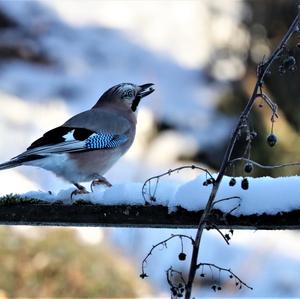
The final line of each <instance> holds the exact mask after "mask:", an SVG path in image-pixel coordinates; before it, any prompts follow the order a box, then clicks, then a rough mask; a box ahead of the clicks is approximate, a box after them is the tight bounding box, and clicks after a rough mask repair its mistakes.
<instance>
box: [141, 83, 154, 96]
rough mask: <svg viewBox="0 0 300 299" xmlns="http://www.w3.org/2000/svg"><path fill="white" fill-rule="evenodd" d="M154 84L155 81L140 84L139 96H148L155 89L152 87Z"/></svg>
mask: <svg viewBox="0 0 300 299" xmlns="http://www.w3.org/2000/svg"><path fill="white" fill-rule="evenodd" d="M153 85H154V84H153V83H147V84H143V85H139V88H140V90H139V91H138V93H137V96H139V97H140V98H143V97H146V96H148V95H149V94H150V93H152V92H153V91H154V90H155V89H154V88H153V87H151V86H153Z"/></svg>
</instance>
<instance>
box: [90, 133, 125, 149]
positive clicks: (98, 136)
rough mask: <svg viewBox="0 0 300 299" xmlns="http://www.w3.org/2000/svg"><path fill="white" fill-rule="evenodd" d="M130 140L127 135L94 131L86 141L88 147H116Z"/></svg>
mask: <svg viewBox="0 0 300 299" xmlns="http://www.w3.org/2000/svg"><path fill="white" fill-rule="evenodd" d="M127 140H128V137H127V136H126V135H114V134H111V133H94V134H92V135H91V136H90V137H88V138H87V139H86V141H85V147H86V148H87V149H109V148H116V147H118V146H120V145H121V144H123V143H125V142H126V141H127Z"/></svg>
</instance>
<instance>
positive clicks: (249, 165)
mask: <svg viewBox="0 0 300 299" xmlns="http://www.w3.org/2000/svg"><path fill="white" fill-rule="evenodd" d="M252 170H253V164H252V163H246V164H245V166H244V171H245V172H247V173H250V172H252Z"/></svg>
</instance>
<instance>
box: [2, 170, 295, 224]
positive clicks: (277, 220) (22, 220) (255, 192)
mask: <svg viewBox="0 0 300 299" xmlns="http://www.w3.org/2000/svg"><path fill="white" fill-rule="evenodd" d="M206 180H207V177H206V176H203V175H202V176H198V177H197V178H196V179H194V180H192V181H189V182H187V183H183V184H178V183H174V182H164V181H161V182H159V183H158V185H157V186H155V188H154V189H153V186H151V185H149V186H147V185H146V186H145V188H144V193H142V187H143V184H141V183H127V184H122V185H115V186H113V187H111V188H108V189H101V188H100V189H98V190H96V191H95V192H92V193H89V194H85V195H78V196H75V197H73V198H72V200H71V197H70V194H71V192H72V190H73V189H69V190H62V191H60V192H59V193H57V194H52V193H48V192H47V193H46V192H36V191H32V192H28V193H26V194H22V195H17V196H15V195H10V196H6V197H3V198H2V199H1V201H0V204H1V208H0V223H1V224H25V225H64V226H116V227H118V226H122V227H126V226H132V227H165V228H167V227H173V228H174V227H178V228H192V227H196V226H197V224H198V221H199V219H200V216H201V214H202V212H203V209H204V207H205V204H206V201H207V198H208V196H209V193H210V190H211V185H207V184H205V182H206ZM229 181H230V178H228V177H224V180H223V181H222V184H221V187H220V189H219V193H218V195H217V198H216V204H215V206H214V210H213V212H212V214H211V216H210V219H209V223H213V224H216V225H218V227H219V228H238V229H299V228H300V195H299V192H298V189H299V186H300V178H299V177H297V176H294V177H284V178H276V179H273V178H270V177H263V178H255V179H254V178H248V181H249V188H248V189H247V190H244V189H243V188H241V181H242V178H236V184H235V185H234V186H230V185H229ZM143 194H144V196H143Z"/></svg>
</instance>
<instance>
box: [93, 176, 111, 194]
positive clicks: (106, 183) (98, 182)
mask: <svg viewBox="0 0 300 299" xmlns="http://www.w3.org/2000/svg"><path fill="white" fill-rule="evenodd" d="M97 185H104V186H106V187H111V186H112V184H111V183H110V182H109V181H108V180H107V179H106V178H105V177H102V178H98V179H95V180H93V181H92V183H91V191H92V192H94V190H93V187H95V186H97Z"/></svg>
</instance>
